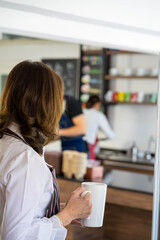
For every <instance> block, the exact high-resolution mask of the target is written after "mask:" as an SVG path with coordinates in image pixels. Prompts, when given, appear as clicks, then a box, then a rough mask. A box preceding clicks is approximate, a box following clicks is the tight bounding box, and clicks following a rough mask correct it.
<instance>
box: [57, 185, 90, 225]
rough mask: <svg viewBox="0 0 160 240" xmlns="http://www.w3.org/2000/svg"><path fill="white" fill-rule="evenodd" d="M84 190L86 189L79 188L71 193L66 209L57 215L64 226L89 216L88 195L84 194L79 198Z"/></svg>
mask: <svg viewBox="0 0 160 240" xmlns="http://www.w3.org/2000/svg"><path fill="white" fill-rule="evenodd" d="M85 190H86V188H82V187H79V188H77V189H76V190H75V191H74V192H72V193H71V195H70V198H69V200H68V202H67V204H66V207H65V208H64V209H63V210H62V211H61V212H59V213H58V214H57V216H58V217H59V218H60V219H61V220H62V222H63V225H64V226H66V225H69V224H70V223H71V222H72V221H73V220H75V219H79V218H87V217H88V216H89V215H90V214H91V209H92V203H91V200H90V193H86V194H85V195H84V196H83V197H81V194H82V193H83V192H84V191H85Z"/></svg>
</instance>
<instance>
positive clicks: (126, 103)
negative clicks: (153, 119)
mask: <svg viewBox="0 0 160 240" xmlns="http://www.w3.org/2000/svg"><path fill="white" fill-rule="evenodd" d="M104 104H106V105H116V104H123V105H129V104H131V105H145V106H146V105H151V106H156V105H157V103H151V102H141V103H139V102H107V101H105V102H104Z"/></svg>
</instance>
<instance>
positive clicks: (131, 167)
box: [97, 154, 154, 175]
mask: <svg viewBox="0 0 160 240" xmlns="http://www.w3.org/2000/svg"><path fill="white" fill-rule="evenodd" d="M111 157H112V158H111ZM111 157H109V156H106V157H105V155H101V154H99V155H98V156H97V159H99V160H101V161H102V165H103V166H104V167H105V169H107V170H113V169H114V170H122V171H129V172H136V173H142V174H149V175H154V163H153V162H151V161H149V160H148V161H147V160H144V161H140V160H137V161H135V162H133V161H132V159H129V158H125V157H126V156H125V155H124V159H123V156H115V158H114V156H111Z"/></svg>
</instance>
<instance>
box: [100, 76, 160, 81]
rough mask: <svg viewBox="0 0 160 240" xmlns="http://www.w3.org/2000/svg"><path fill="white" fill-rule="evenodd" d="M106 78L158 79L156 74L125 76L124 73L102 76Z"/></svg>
mask: <svg viewBox="0 0 160 240" xmlns="http://www.w3.org/2000/svg"><path fill="white" fill-rule="evenodd" d="M104 78H105V79H106V80H110V79H123V78H124V79H158V76H148V75H147V76H136V75H134V76H126V75H117V76H113V75H105V77H104Z"/></svg>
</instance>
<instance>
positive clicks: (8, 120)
mask: <svg viewBox="0 0 160 240" xmlns="http://www.w3.org/2000/svg"><path fill="white" fill-rule="evenodd" d="M62 104H63V81H62V79H61V78H60V76H59V75H58V74H56V73H55V72H54V71H53V70H52V69H51V68H49V67H48V66H47V65H45V64H44V63H41V62H31V61H24V62H21V63H19V64H17V65H16V66H15V67H14V68H13V69H12V71H11V72H10V73H9V75H8V78H7V81H6V84H5V88H4V90H3V93H2V101H1V109H0V229H1V230H0V238H1V239H2V240H18V239H19V240H31V239H32V240H37V239H38V240H44V239H45V240H64V239H65V238H66V234H67V230H66V228H65V226H66V225H69V224H70V223H76V224H78V225H80V221H79V220H77V219H80V218H85V217H88V216H89V215H90V213H91V208H92V206H91V202H90V194H86V195H85V196H83V197H82V196H81V194H82V192H84V191H85V190H86V188H81V187H80V188H78V189H76V190H75V191H74V192H73V193H72V194H71V196H70V198H69V200H68V202H67V204H66V205H65V206H63V208H62V209H60V202H59V188H58V184H57V181H56V177H55V171H52V173H51V171H50V170H49V168H48V166H47V164H46V162H45V161H44V156H43V147H44V146H45V145H46V144H47V143H49V142H50V141H53V139H55V138H56V137H57V135H58V131H59V120H60V117H61V115H62Z"/></svg>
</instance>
